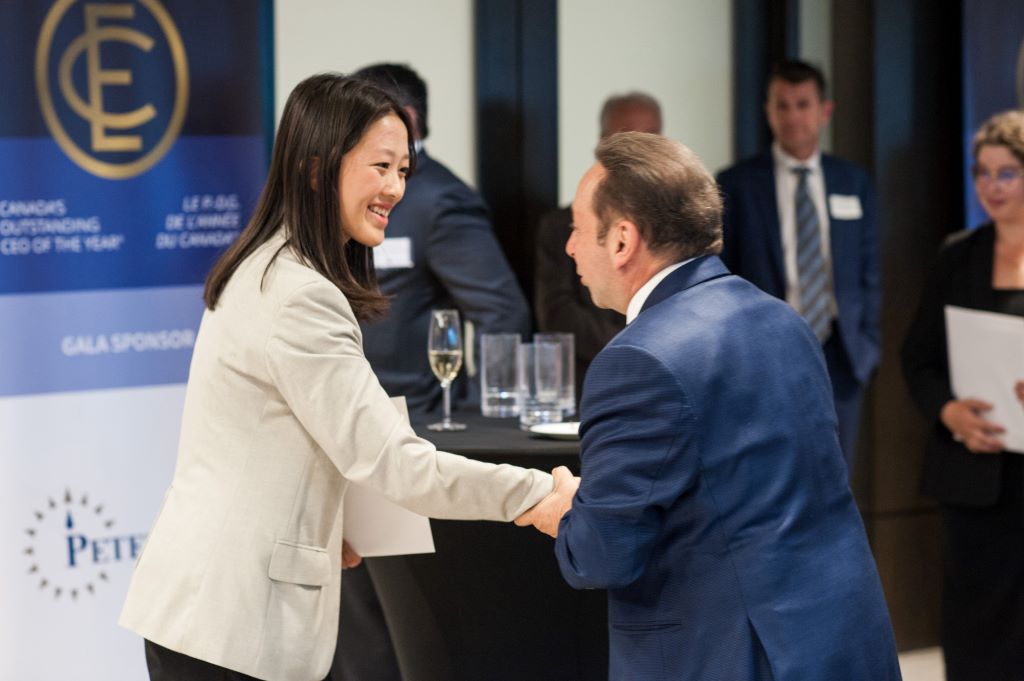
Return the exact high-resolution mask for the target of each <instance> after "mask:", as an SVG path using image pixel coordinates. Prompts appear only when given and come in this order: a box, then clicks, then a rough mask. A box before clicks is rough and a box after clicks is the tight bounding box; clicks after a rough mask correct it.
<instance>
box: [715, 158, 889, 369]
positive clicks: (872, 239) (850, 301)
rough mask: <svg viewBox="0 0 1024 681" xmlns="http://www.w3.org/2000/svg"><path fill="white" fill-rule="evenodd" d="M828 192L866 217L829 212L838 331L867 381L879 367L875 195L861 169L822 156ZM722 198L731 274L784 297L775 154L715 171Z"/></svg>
mask: <svg viewBox="0 0 1024 681" xmlns="http://www.w3.org/2000/svg"><path fill="white" fill-rule="evenodd" d="M821 168H822V173H823V174H824V176H825V193H826V195H832V194H840V195H846V196H856V197H857V198H858V199H860V205H861V209H862V213H863V215H862V217H861V218H859V219H856V220H841V219H839V218H837V217H836V216H835V215H832V214H831V212H830V213H829V239H830V244H831V251H832V270H833V272H832V273H833V279H834V284H835V296H836V304H837V307H838V308H839V318H838V320H837V323H838V328H839V336H840V338H841V340H842V346H843V348H844V349H845V350H846V355H847V357H848V358H849V360H850V366H851V368H852V369H853V374H854V376H855V377H856V379H857V380H858V381H859V382H860V383H862V384H863V383H866V382H867V380H868V378H870V376H871V372H872V371H873V370H874V368H875V366H877V365H878V359H879V354H880V352H881V346H880V336H881V334H880V331H879V311H880V305H881V274H880V266H879V256H878V250H879V245H878V220H877V211H876V205H875V193H874V190H873V189H872V186H871V182H870V180H869V179H868V176H867V174H866V173H865V172H864V171H863V170H862V169H861V168H859V167H858V166H856V165H854V164H852V163H850V162H848V161H844V160H842V159H839V158H836V157H835V156H830V155H828V154H822V155H821ZM718 183H719V186H721V188H722V192H723V194H724V199H725V211H724V215H723V218H724V227H725V244H724V247H723V249H722V260H723V261H724V262H725V264H726V266H727V267H728V268H729V269H730V270H731V271H732V272H733V273H734V274H738V275H739V276H741V277H743V278H744V279H746V280H748V281H750V282H752V283H754V284H756V285H757V286H758V288H760V289H761V290H763V291H767V292H768V293H770V294H772V295H773V296H776V297H778V298H782V299H783V300H785V298H786V266H785V261H784V260H783V254H782V237H781V234H780V227H779V211H778V202H777V200H776V196H775V171H774V166H773V161H772V155H771V154H770V153H766V154H762V155H760V156H755V157H753V158H751V159H748V160H746V161H742V162H740V163H738V164H736V165H735V166H733V167H731V168H729V169H727V170H725V171H723V172H722V173H720V174H719V176H718Z"/></svg>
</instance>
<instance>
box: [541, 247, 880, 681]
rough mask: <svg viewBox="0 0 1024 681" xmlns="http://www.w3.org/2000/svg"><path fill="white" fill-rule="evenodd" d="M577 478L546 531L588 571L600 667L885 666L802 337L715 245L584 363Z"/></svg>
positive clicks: (849, 680)
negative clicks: (602, 606)
mask: <svg viewBox="0 0 1024 681" xmlns="http://www.w3.org/2000/svg"><path fill="white" fill-rule="evenodd" d="M580 409H581V415H582V424H581V434H582V454H581V457H582V474H581V475H582V484H581V485H580V488H579V491H578V493H577V495H576V498H575V499H574V501H573V507H572V510H571V511H569V513H567V514H566V515H565V517H564V518H563V519H562V522H561V525H560V527H559V534H558V539H557V541H556V543H555V547H556V555H557V557H558V562H559V566H560V568H561V571H562V574H563V576H564V577H565V579H566V580H567V581H568V582H569V583H570V584H571V585H573V586H574V587H576V588H587V587H596V588H607V589H608V598H609V606H608V607H609V627H610V632H609V634H610V648H611V660H610V669H611V671H610V677H611V679H613V680H622V681H626V680H627V679H628V680H629V681H662V680H664V681H669V680H671V681H685V680H690V679H692V680H693V681H698V680H699V681H707V680H708V679H729V680H730V681H742V680H746V679H775V680H778V681H809V680H812V679H813V680H817V679H823V680H824V679H830V680H831V679H843V681H858V680H863V681H886V680H889V679H899V678H900V673H899V667H898V661H897V657H896V649H895V643H894V640H893V635H892V629H891V625H890V623H889V616H888V612H887V610H886V606H885V602H884V599H883V596H882V590H881V585H880V583H879V579H878V575H877V572H876V568H875V563H874V559H873V557H872V555H871V551H870V549H869V548H868V543H867V538H866V536H865V533H864V528H863V525H862V524H861V520H860V515H859V514H858V512H857V508H856V506H855V505H854V502H853V498H852V495H851V494H850V490H849V487H848V486H847V480H846V470H845V466H844V464H843V460H842V456H841V454H840V451H839V442H838V440H837V438H836V422H835V414H834V412H833V410H832V408H831V389H830V385H829V379H828V376H827V375H826V372H825V365H824V361H823V358H822V352H821V348H820V346H819V344H818V342H817V340H816V339H815V338H814V336H813V334H812V333H811V331H810V329H809V328H808V327H807V325H806V324H805V323H803V321H802V320H801V319H800V317H798V316H797V314H796V313H795V312H793V310H792V309H791V308H790V307H789V306H788V305H786V304H785V303H783V302H780V301H778V300H776V299H774V298H772V297H770V296H768V295H766V294H764V293H763V292H761V291H759V290H758V289H756V288H755V287H754V286H753V285H751V284H750V283H748V282H746V281H744V280H742V279H740V278H739V277H735V276H731V275H730V274H729V272H728V270H726V268H725V267H724V265H723V264H722V262H721V261H720V260H719V259H718V258H717V257H715V256H706V257H703V258H699V259H697V260H695V261H693V262H691V263H688V264H687V265H684V266H683V267H681V268H679V269H678V270H676V271H675V272H673V273H672V274H671V275H669V276H668V277H667V278H666V279H665V280H664V281H662V282H661V283H660V284H659V285H658V287H657V288H656V289H655V290H654V292H653V293H652V294H651V296H650V297H649V298H648V300H647V302H646V304H645V305H644V309H643V311H642V312H641V313H640V315H639V317H638V318H637V319H636V320H635V321H633V323H632V324H630V325H629V326H627V327H626V329H625V330H623V331H622V332H621V333H620V334H619V335H618V336H616V337H615V338H614V339H613V340H612V341H611V343H610V344H609V345H608V347H606V348H605V350H604V351H602V352H601V353H600V354H599V355H598V356H597V358H596V359H595V360H594V363H593V364H592V365H591V367H590V370H589V372H588V373H587V378H586V383H585V384H584V388H583V400H582V404H581V408H580Z"/></svg>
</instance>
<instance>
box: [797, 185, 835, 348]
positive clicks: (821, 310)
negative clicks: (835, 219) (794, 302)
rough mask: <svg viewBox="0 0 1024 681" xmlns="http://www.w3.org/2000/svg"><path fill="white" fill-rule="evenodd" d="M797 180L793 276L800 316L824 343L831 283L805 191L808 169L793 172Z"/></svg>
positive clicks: (818, 229)
mask: <svg viewBox="0 0 1024 681" xmlns="http://www.w3.org/2000/svg"><path fill="white" fill-rule="evenodd" d="M793 172H794V173H795V174H796V176H797V184H796V194H795V195H794V201H795V204H796V272H797V283H798V285H799V286H800V314H801V315H803V318H804V319H805V320H807V324H808V325H809V326H810V327H811V331H813V332H814V335H815V336H817V337H818V340H819V341H821V342H822V343H824V342H825V341H826V340H827V339H828V336H829V333H831V330H832V309H831V305H830V300H831V297H832V282H831V277H830V276H829V271H828V266H827V265H826V264H825V258H824V256H823V255H822V252H821V225H820V221H819V220H818V210H817V209H816V208H815V207H814V201H812V200H811V194H810V192H809V191H808V188H807V174H808V173H809V172H810V168H793Z"/></svg>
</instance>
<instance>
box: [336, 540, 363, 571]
mask: <svg viewBox="0 0 1024 681" xmlns="http://www.w3.org/2000/svg"><path fill="white" fill-rule="evenodd" d="M362 562H363V557H362V556H360V555H359V554H358V553H356V552H355V551H353V550H352V547H351V546H349V545H348V542H347V541H345V540H344V539H342V540H341V569H342V570H344V569H346V568H354V567H355V566H357V565H359V564H360V563H362ZM353 579H355V578H353Z"/></svg>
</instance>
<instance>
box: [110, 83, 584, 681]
mask: <svg viewBox="0 0 1024 681" xmlns="http://www.w3.org/2000/svg"><path fill="white" fill-rule="evenodd" d="M410 130H411V124H410V122H409V120H408V118H407V116H406V114H405V111H404V109H402V107H401V106H400V105H399V104H398V103H397V102H396V101H395V100H393V99H392V98H391V97H390V96H389V95H388V94H387V93H386V92H384V91H383V90H381V89H379V88H377V87H376V86H374V85H372V84H370V83H366V82H364V81H361V80H357V79H351V78H345V77H343V76H340V75H337V74H321V75H317V76H313V77H311V78H308V79H306V80H305V81H303V82H302V83H300V84H299V85H298V86H296V88H295V90H294V91H293V92H292V94H291V95H290V96H289V98H288V101H287V103H286V104H285V108H284V113H283V115H282V119H281V124H280V128H279V131H278V135H277V139H276V140H275V144H274V151H273V155H272V158H271V162H270V172H269V176H268V179H267V183H266V186H265V187H264V190H263V193H262V195H261V197H260V200H259V203H258V205H257V207H256V211H255V214H254V216H253V218H252V220H251V221H250V222H249V224H248V225H247V226H246V228H245V230H244V231H243V232H242V234H241V236H240V237H239V238H238V240H237V241H236V242H235V243H234V244H233V245H232V246H231V247H230V248H229V249H228V250H227V252H226V253H225V254H224V255H223V256H222V257H221V259H220V260H218V262H217V264H216V265H215V266H214V268H213V270H212V271H211V273H210V276H209V278H208V279H207V283H206V291H205V302H206V305H207V310H206V311H205V313H204V315H203V319H202V322H201V324H200V328H199V334H198V337H197V340H196V344H195V350H194V353H193V357H192V366H191V369H190V372H189V382H188V388H187V391H186V396H185V408H184V413H183V416H182V427H181V441H180V445H179V450H178V461H177V465H176V468H175V473H174V479H173V481H172V483H171V486H170V488H169V489H168V491H167V495H166V497H165V499H164V504H163V507H162V509H161V511H160V514H159V516H158V518H157V520H156V523H155V525H154V527H153V529H152V531H151V532H150V534H149V538H148V539H147V541H146V547H145V551H144V552H143V553H142V555H141V556H140V557H139V560H138V564H137V565H136V568H135V572H134V575H133V577H132V582H131V586H130V587H129V590H128V597H127V600H126V602H125V605H124V610H123V612H122V614H121V624H122V625H123V626H125V627H127V628H129V629H131V630H133V631H135V632H136V633H138V634H140V635H141V636H143V637H144V638H145V639H146V658H147V663H148V666H149V670H150V675H151V678H152V679H154V681H170V680H172V679H173V680H175V681H186V680H187V681H204V680H207V679H209V680H211V681H212V679H242V678H250V677H253V678H257V679H264V680H267V681H316V680H318V679H322V678H323V677H324V676H325V675H326V674H327V673H328V669H329V667H330V665H331V659H332V656H333V653H334V646H335V641H336V634H337V624H338V608H337V603H338V598H339V591H340V586H341V584H340V582H341V560H342V545H343V540H344V537H343V536H342V528H343V523H342V508H343V506H342V502H343V498H344V495H345V490H346V487H347V485H348V484H349V482H357V483H360V484H362V485H365V486H368V487H370V488H373V489H376V490H377V491H379V492H381V493H383V494H384V495H385V496H387V497H389V498H390V499H392V500H393V501H395V502H397V503H399V504H401V505H403V506H404V507H406V508H409V509H411V510H413V511H416V512H417V513H421V514H424V515H430V516H434V517H451V518H483V519H493V520H502V519H504V520H511V519H513V518H515V517H516V516H517V515H519V514H520V513H522V512H523V511H525V510H526V509H528V508H529V507H530V506H531V505H532V504H534V503H535V502H537V501H538V500H539V499H541V498H542V497H543V496H544V495H545V494H546V493H548V492H549V490H550V489H551V481H550V479H549V477H548V476H547V475H546V474H544V473H540V472H539V471H528V470H524V469H521V468H516V467H513V466H493V465H490V464H484V463H480V462H475V461H470V460H468V459H464V458H463V457H460V456H455V455H452V454H448V453H445V452H438V451H437V450H435V449H434V447H433V445H431V444H430V443H429V442H427V441H425V440H421V439H420V438H418V437H417V436H416V434H415V433H414V432H413V430H412V428H411V427H410V426H409V425H408V423H407V421H406V419H405V418H404V417H403V416H402V415H401V414H400V413H399V412H398V410H397V409H396V408H395V406H394V405H393V404H392V402H391V401H390V400H389V399H388V397H387V395H386V394H385V392H384V391H383V390H382V389H381V387H380V384H379V383H378V382H377V379H376V378H375V377H374V375H373V372H372V371H371V369H370V365H369V364H368V363H367V362H366V358H365V357H364V356H363V349H362V338H361V334H360V331H359V325H358V321H359V320H366V319H368V318H371V317H372V316H374V315H379V314H382V313H383V312H384V311H385V310H386V309H387V299H386V298H385V297H384V296H383V295H381V293H380V291H379V290H378V289H377V286H376V283H375V280H374V274H373V257H372V253H371V250H370V249H371V248H372V247H374V246H376V245H377V244H379V243H380V242H381V240H383V238H384V230H385V228H386V227H387V225H388V214H389V212H390V211H391V209H392V208H393V207H394V206H395V204H396V203H398V201H399V200H401V198H402V195H403V193H404V191H405V176H406V174H407V173H408V171H409V168H410V165H411V160H412V159H411V154H412V153H413V150H412V144H411V137H412V136H411V134H410ZM567 474H568V473H567V471H566V475H567ZM570 477H571V476H570Z"/></svg>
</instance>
